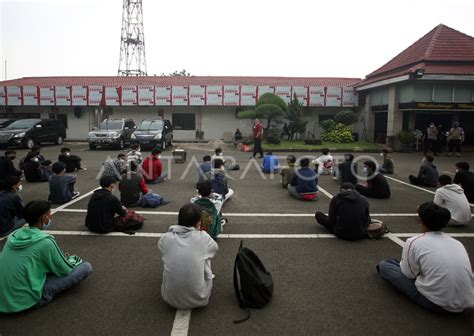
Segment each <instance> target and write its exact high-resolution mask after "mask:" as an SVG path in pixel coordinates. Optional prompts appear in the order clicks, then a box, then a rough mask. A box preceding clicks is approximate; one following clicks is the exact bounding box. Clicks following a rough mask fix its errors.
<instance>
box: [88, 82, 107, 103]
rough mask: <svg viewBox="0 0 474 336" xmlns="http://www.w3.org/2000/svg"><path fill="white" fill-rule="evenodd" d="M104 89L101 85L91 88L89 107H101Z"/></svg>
mask: <svg viewBox="0 0 474 336" xmlns="http://www.w3.org/2000/svg"><path fill="white" fill-rule="evenodd" d="M103 92H104V87H103V86H99V85H92V86H89V95H88V96H89V105H91V106H99V105H101V103H102V96H103Z"/></svg>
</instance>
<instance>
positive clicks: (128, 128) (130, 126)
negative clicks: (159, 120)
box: [124, 120, 135, 141]
mask: <svg viewBox="0 0 474 336" xmlns="http://www.w3.org/2000/svg"><path fill="white" fill-rule="evenodd" d="M134 131H135V123H134V122H133V121H132V120H127V121H126V122H125V126H124V132H125V141H130V140H131V136H132V133H133V132H134Z"/></svg>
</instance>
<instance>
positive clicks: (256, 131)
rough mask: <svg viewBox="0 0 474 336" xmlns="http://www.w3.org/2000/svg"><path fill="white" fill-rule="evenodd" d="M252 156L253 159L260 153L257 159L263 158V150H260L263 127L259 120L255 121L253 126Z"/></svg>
mask: <svg viewBox="0 0 474 336" xmlns="http://www.w3.org/2000/svg"><path fill="white" fill-rule="evenodd" d="M252 129H253V155H252V157H253V158H255V155H257V153H260V157H259V159H261V158H262V157H263V150H262V138H263V126H262V124H261V123H260V120H258V119H255V122H254V124H253V127H252Z"/></svg>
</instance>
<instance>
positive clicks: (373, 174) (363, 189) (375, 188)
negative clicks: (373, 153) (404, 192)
mask: <svg viewBox="0 0 474 336" xmlns="http://www.w3.org/2000/svg"><path fill="white" fill-rule="evenodd" d="M364 171H365V172H366V173H367V185H362V184H357V185H356V190H357V191H358V192H359V194H361V195H362V196H365V197H369V198H379V199H385V198H390V196H391V192H390V186H389V185H388V182H387V180H386V179H385V176H383V175H382V174H380V173H378V172H377V166H376V165H375V162H373V161H365V162H364Z"/></svg>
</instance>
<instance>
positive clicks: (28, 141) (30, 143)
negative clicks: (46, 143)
mask: <svg viewBox="0 0 474 336" xmlns="http://www.w3.org/2000/svg"><path fill="white" fill-rule="evenodd" d="M34 145H35V141H34V140H33V139H31V138H28V139H26V141H25V147H26V148H28V149H31V148H33V146H34Z"/></svg>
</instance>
